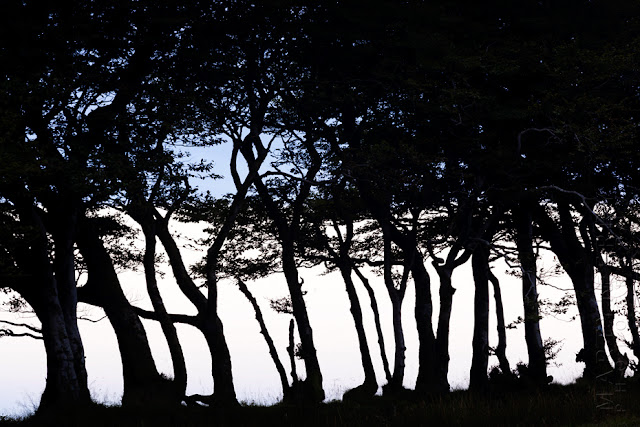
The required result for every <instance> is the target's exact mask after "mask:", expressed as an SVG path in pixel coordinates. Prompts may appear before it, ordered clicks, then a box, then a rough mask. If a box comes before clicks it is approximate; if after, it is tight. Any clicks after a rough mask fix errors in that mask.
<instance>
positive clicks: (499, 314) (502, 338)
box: [487, 267, 511, 374]
mask: <svg viewBox="0 0 640 427" xmlns="http://www.w3.org/2000/svg"><path fill="white" fill-rule="evenodd" d="M487 273H488V275H489V281H490V282H491V284H492V285H493V296H494V299H495V301H496V320H497V329H498V346H497V347H496V356H497V357H498V362H499V363H500V370H501V371H502V373H504V374H510V373H511V366H509V359H507V353H506V351H507V330H506V326H505V323H504V307H503V305H502V292H501V291H500V281H499V280H498V278H497V277H496V276H495V275H494V274H493V272H492V271H491V268H490V267H489V268H488V269H487Z"/></svg>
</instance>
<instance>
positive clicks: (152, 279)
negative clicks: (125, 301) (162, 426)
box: [142, 218, 187, 404]
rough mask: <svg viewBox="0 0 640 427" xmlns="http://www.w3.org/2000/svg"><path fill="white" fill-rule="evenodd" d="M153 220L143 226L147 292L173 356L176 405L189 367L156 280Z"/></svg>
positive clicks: (180, 398) (185, 382)
mask: <svg viewBox="0 0 640 427" xmlns="http://www.w3.org/2000/svg"><path fill="white" fill-rule="evenodd" d="M153 221H154V220H153V218H149V221H148V222H147V223H146V226H145V225H143V233H144V237H145V252H144V255H143V261H142V263H143V265H144V274H145V279H146V282H147V292H148V293H149V298H150V300H151V305H152V306H153V310H154V311H155V312H156V313H157V314H158V318H159V322H160V326H161V328H162V332H163V333H164V336H165V339H166V340H167V345H168V346H169V353H170V354H171V362H172V366H173V387H172V388H173V395H174V397H175V399H176V402H175V403H176V404H180V402H181V401H182V398H183V397H184V396H185V392H186V389H187V366H186V362H185V360H184V354H183V352H182V346H181V345H180V340H179V339H178V332H177V331H176V327H175V325H174V324H173V322H172V321H171V319H170V318H169V314H168V313H167V309H166V307H165V305H164V302H163V301H162V296H161V295H160V290H159V289H158V281H157V279H156V268H155V256H156V234H155V230H154V227H153Z"/></svg>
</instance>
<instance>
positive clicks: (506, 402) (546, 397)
mask: <svg viewBox="0 0 640 427" xmlns="http://www.w3.org/2000/svg"><path fill="white" fill-rule="evenodd" d="M605 392H608V393H612V394H610V395H604V393H605ZM605 399H606V400H605ZM638 402H640V386H639V385H636V384H632V383H629V384H627V385H626V386H625V387H624V388H621V389H618V390H616V389H614V388H613V387H605V386H603V385H601V386H598V387H594V386H593V385H584V384H582V385H581V384H573V385H568V386H560V385H551V386H549V387H547V388H545V389H543V390H537V391H512V392H506V391H499V392H491V393H484V394H476V393H472V392H469V391H455V392H452V393H450V394H448V395H443V396H433V397H430V398H428V399H426V400H418V399H411V400H410V401H409V400H404V401H400V400H393V399H390V398H385V397H375V398H373V399H371V400H370V401H367V402H366V403H361V404H357V403H342V402H330V403H325V404H320V405H313V406H291V405H283V404H278V405H273V406H256V405H242V406H240V407H237V408H218V409H215V410H212V409H209V408H204V407H195V408H194V407H177V408H170V407H160V408H145V409H142V410H141V409H138V410H133V409H127V408H121V407H117V406H111V407H107V406H102V405H95V406H93V407H91V408H88V409H83V410H81V411H80V410H77V411H73V412H67V413H61V414H50V415H49V417H48V418H38V417H36V416H30V417H25V418H23V419H6V418H4V419H3V418H2V417H0V426H2V427H4V426H20V427H23V426H41V425H51V426H68V427H74V426H83V427H84V426H105V427H106V426H114V427H115V426H117V427H125V426H137V427H145V426H154V427H155V426H213V425H215V426H230V427H240V426H255V425H260V426H269V425H273V426H300V425H304V426H342V425H348V426H405V425H427V424H428V425H434V426H625V425H627V426H637V425H640V405H638ZM599 405H600V406H599Z"/></svg>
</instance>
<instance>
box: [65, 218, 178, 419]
mask: <svg viewBox="0 0 640 427" xmlns="http://www.w3.org/2000/svg"><path fill="white" fill-rule="evenodd" d="M77 243H78V246H79V248H80V251H81V253H82V257H83V258H84V260H85V263H86V264H87V270H88V280H87V284H86V285H85V286H83V287H82V288H79V289H78V297H79V300H80V301H82V302H84V303H88V304H92V305H96V306H98V307H102V309H103V310H104V311H105V314H106V315H107V318H108V319H109V322H110V323H111V326H112V327H113V330H114V332H115V334H116V339H117V341H118V348H119V350H120V357H121V360H122V375H123V382H124V394H123V396H122V405H123V406H138V405H144V404H151V403H155V402H157V401H158V400H159V399H161V400H164V396H163V395H162V389H163V388H166V387H163V386H162V384H163V383H164V380H163V379H162V378H161V377H160V375H159V374H158V371H157V369H156V365H155V362H154V360H153V356H152V355H151V349H150V347H149V342H148V340H147V335H146V332H145V330H144V327H143V326H142V322H141V321H140V318H139V317H138V315H137V314H136V313H135V311H134V310H133V307H131V304H129V301H128V300H127V298H126V297H125V295H124V293H123V292H122V288H121V286H120V282H119V280H118V276H117V274H116V271H115V269H114V266H113V263H112V261H111V258H110V257H109V254H108V253H107V251H106V249H105V247H104V245H103V243H102V240H101V239H100V237H99V236H98V235H97V233H96V232H95V230H94V229H93V228H92V227H91V226H90V225H89V224H84V225H83V226H82V228H81V231H80V232H79V233H78V237H77ZM159 395H160V396H159Z"/></svg>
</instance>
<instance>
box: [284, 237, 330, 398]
mask: <svg viewBox="0 0 640 427" xmlns="http://www.w3.org/2000/svg"><path fill="white" fill-rule="evenodd" d="M282 269H283V272H284V275H285V278H286V280H287V285H288V287H289V293H290V295H291V305H292V308H293V316H294V317H295V319H296V323H297V325H298V334H299V335H300V343H301V346H302V358H303V360H304V364H305V368H306V371H307V378H306V380H305V383H306V388H307V392H308V396H306V397H307V398H308V399H309V400H311V401H314V402H322V401H323V400H324V389H323V388H322V372H321V370H320V363H319V362H318V356H317V353H316V348H315V345H314V343H313V330H312V329H311V323H310V322H309V315H308V314H307V306H306V304H305V302H304V297H303V294H302V284H301V283H300V279H299V277H298V268H297V267H296V263H295V255H294V250H293V242H291V241H288V242H283V243H282Z"/></svg>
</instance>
